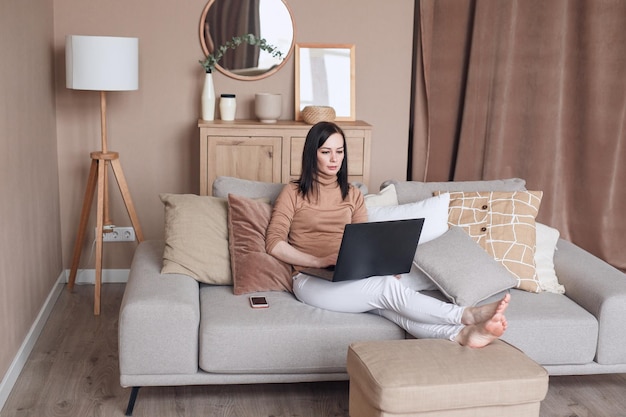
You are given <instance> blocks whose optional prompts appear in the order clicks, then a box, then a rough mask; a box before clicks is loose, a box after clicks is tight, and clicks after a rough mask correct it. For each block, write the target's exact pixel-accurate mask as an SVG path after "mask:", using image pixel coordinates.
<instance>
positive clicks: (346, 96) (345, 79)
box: [295, 43, 356, 121]
mask: <svg viewBox="0 0 626 417" xmlns="http://www.w3.org/2000/svg"><path fill="white" fill-rule="evenodd" d="M309 49H312V50H318V49H327V50H331V51H329V52H333V51H332V50H337V51H334V52H333V53H335V54H340V53H342V54H347V55H348V56H349V58H350V62H349V64H348V65H341V68H335V69H334V70H333V71H330V72H332V73H333V74H334V75H336V77H335V81H336V82H339V83H340V84H341V86H342V90H344V91H341V93H340V94H343V95H342V96H341V97H339V100H340V101H341V102H343V103H348V102H349V109H347V110H344V107H345V106H338V107H335V106H333V104H335V103H337V100H333V99H332V98H331V97H326V98H325V99H323V100H321V101H319V100H318V101H316V100H315V99H305V98H304V97H302V93H303V92H304V91H305V90H307V89H308V90H311V91H313V90H314V89H315V85H313V84H314V83H315V81H316V78H315V77H313V75H312V74H311V71H310V64H309V65H308V67H307V65H303V64H305V63H308V55H310V52H309V51H308V50H309ZM339 50H342V51H339ZM354 55H355V45H354V44H325V43H298V44H296V48H295V57H296V62H295V114H296V120H302V113H301V111H302V109H303V108H304V107H305V106H311V105H314V106H331V107H333V108H334V109H335V112H336V117H335V120H337V121H353V120H356V108H355V102H356V88H355V87H356V82H355V72H356V71H355V66H356V63H355V57H354ZM339 70H341V73H340V74H338V72H339ZM317 81H318V84H319V80H317ZM305 82H308V83H310V84H311V86H304V84H303V83H305ZM330 87H331V86H329V85H328V84H327V85H326V86H323V85H322V86H321V88H322V89H323V90H324V91H326V92H328V90H329V89H330Z"/></svg>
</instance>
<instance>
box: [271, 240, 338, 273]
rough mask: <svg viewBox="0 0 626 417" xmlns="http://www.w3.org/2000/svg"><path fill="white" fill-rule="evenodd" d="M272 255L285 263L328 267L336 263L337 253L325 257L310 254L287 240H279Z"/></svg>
mask: <svg viewBox="0 0 626 417" xmlns="http://www.w3.org/2000/svg"><path fill="white" fill-rule="evenodd" d="M270 255H272V256H273V257H275V258H276V259H279V260H281V261H283V262H285V263H288V264H291V265H297V266H306V267H312V268H326V267H327V266H331V265H335V263H336V262H337V255H329V256H326V257H323V258H318V257H317V256H313V255H309V254H308V253H304V252H302V251H299V250H298V249H296V248H294V247H293V246H291V245H290V244H289V243H287V242H284V241H283V242H278V243H277V244H276V246H274V248H273V249H272V251H271V252H270Z"/></svg>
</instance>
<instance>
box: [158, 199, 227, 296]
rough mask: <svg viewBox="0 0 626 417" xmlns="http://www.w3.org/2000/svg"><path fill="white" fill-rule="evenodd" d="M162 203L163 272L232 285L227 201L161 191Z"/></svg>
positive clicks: (206, 281) (205, 281) (210, 282)
mask: <svg viewBox="0 0 626 417" xmlns="http://www.w3.org/2000/svg"><path fill="white" fill-rule="evenodd" d="M160 197H161V201H162V202H163V204H164V205H165V250H164V252H163V268H162V270H161V272H162V273H164V274H172V273H173V274H185V275H190V276H192V277H194V278H195V279H196V280H198V281H200V282H204V283H207V284H223V285H227V284H232V278H231V274H230V255H229V252H228V225H227V216H228V202H227V200H226V199H223V198H217V197H206V196H198V195H194V194H161V195H160Z"/></svg>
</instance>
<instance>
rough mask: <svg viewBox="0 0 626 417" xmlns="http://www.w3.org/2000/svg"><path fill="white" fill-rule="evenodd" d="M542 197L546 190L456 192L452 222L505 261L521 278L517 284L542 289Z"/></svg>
mask: <svg viewBox="0 0 626 417" xmlns="http://www.w3.org/2000/svg"><path fill="white" fill-rule="evenodd" d="M437 194H438V193H437ZM542 197H543V192H542V191H515V192H496V191H493V192H453V193H450V208H449V211H448V224H450V225H451V226H460V227H462V228H463V229H465V231H466V232H467V233H468V234H469V235H470V236H471V237H472V238H473V239H474V241H476V242H477V243H478V244H479V245H480V246H481V247H482V248H483V249H485V250H486V251H487V253H489V254H490V255H491V256H493V257H494V259H495V260H497V261H499V262H500V263H502V265H503V266H504V267H505V268H506V269H507V270H508V271H509V272H511V273H512V274H513V275H514V276H515V277H516V278H517V288H519V289H522V290H526V291H530V292H540V291H541V287H540V286H539V280H538V278H537V274H536V271H535V260H534V257H535V244H536V231H535V218H536V217H537V213H538V211H539V206H540V204H541V198H542Z"/></svg>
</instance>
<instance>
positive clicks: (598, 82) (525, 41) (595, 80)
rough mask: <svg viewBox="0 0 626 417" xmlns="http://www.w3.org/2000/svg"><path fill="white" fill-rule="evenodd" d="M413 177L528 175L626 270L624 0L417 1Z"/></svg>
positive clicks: (547, 207)
mask: <svg viewBox="0 0 626 417" xmlns="http://www.w3.org/2000/svg"><path fill="white" fill-rule="evenodd" d="M414 67H415V71H414V72H415V74H414V77H415V78H414V81H415V82H414V90H413V96H414V111H413V118H414V120H413V123H412V130H413V132H412V138H413V139H412V143H411V164H410V172H409V179H413V180H416V181H445V180H479V179H496V178H510V177H520V178H524V179H525V180H526V187H527V188H528V189H529V190H542V191H543V192H544V197H543V201H542V205H541V209H540V211H539V216H538V218H537V220H538V221H539V222H541V223H544V224H548V225H550V226H552V227H555V228H557V229H559V231H560V232H561V236H562V237H563V238H566V239H568V240H571V241H572V242H574V243H576V244H577V245H579V246H581V247H583V248H585V249H587V250H588V251H590V252H591V253H593V254H595V255H596V256H598V257H600V258H602V259H604V260H606V261H608V262H609V263H611V264H612V265H614V266H615V267H617V268H619V269H621V270H622V271H626V249H625V248H626V216H625V213H624V212H625V209H626V1H623V0H586V1H585V0H550V1H546V0H523V1H522V0H520V1H514V0H473V1H459V0H418V2H417V3H416V54H415V63H414Z"/></svg>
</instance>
